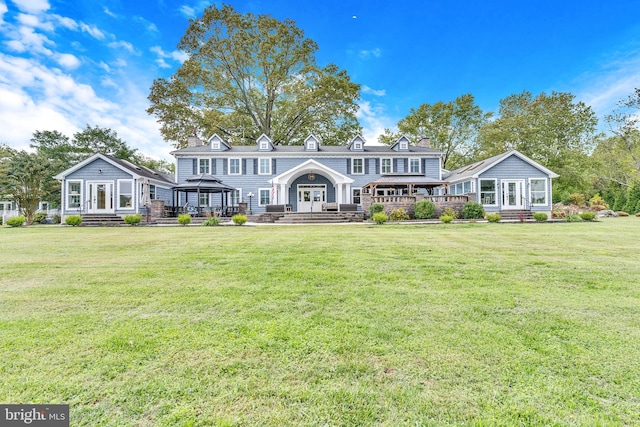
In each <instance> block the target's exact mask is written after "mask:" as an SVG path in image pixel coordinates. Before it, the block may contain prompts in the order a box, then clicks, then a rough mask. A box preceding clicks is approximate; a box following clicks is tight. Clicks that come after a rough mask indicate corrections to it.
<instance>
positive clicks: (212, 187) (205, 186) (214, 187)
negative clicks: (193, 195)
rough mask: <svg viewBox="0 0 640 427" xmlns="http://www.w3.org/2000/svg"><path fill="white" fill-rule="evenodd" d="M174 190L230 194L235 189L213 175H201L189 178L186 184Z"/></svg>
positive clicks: (175, 187)
mask: <svg viewBox="0 0 640 427" xmlns="http://www.w3.org/2000/svg"><path fill="white" fill-rule="evenodd" d="M173 189H174V190H178V191H184V192H187V193H189V192H200V193H230V192H232V191H234V190H235V188H233V187H230V186H228V185H227V184H224V183H223V182H222V181H220V180H219V179H218V178H216V177H215V176H212V175H207V174H201V175H195V176H192V177H191V178H187V179H186V180H185V182H184V183H182V184H179V185H176V186H174V187H173Z"/></svg>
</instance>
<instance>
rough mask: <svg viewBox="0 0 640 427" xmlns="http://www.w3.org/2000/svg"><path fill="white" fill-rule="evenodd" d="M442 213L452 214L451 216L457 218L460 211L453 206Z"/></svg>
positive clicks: (445, 214)
mask: <svg viewBox="0 0 640 427" xmlns="http://www.w3.org/2000/svg"><path fill="white" fill-rule="evenodd" d="M442 215H444V216H450V217H451V218H453V219H456V218H458V211H457V210H455V209H453V208H446V209H445V210H444V212H442ZM442 215H441V216H442Z"/></svg>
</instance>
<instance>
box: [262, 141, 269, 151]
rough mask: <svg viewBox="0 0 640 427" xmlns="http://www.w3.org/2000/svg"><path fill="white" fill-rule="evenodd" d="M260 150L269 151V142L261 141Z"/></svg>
mask: <svg viewBox="0 0 640 427" xmlns="http://www.w3.org/2000/svg"><path fill="white" fill-rule="evenodd" d="M260 149H261V150H268V149H269V142H267V141H260Z"/></svg>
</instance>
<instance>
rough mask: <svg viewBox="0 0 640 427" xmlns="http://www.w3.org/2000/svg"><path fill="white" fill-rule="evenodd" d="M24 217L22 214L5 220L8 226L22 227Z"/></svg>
mask: <svg viewBox="0 0 640 427" xmlns="http://www.w3.org/2000/svg"><path fill="white" fill-rule="evenodd" d="M24 221H25V217H24V215H20V216H14V217H11V218H9V219H8V220H7V225H8V226H9V227H22V226H23V225H24Z"/></svg>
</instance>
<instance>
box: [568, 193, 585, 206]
mask: <svg viewBox="0 0 640 427" xmlns="http://www.w3.org/2000/svg"><path fill="white" fill-rule="evenodd" d="M569 200H570V201H571V204H573V205H576V206H582V205H583V204H584V194H582V193H572V194H569Z"/></svg>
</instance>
